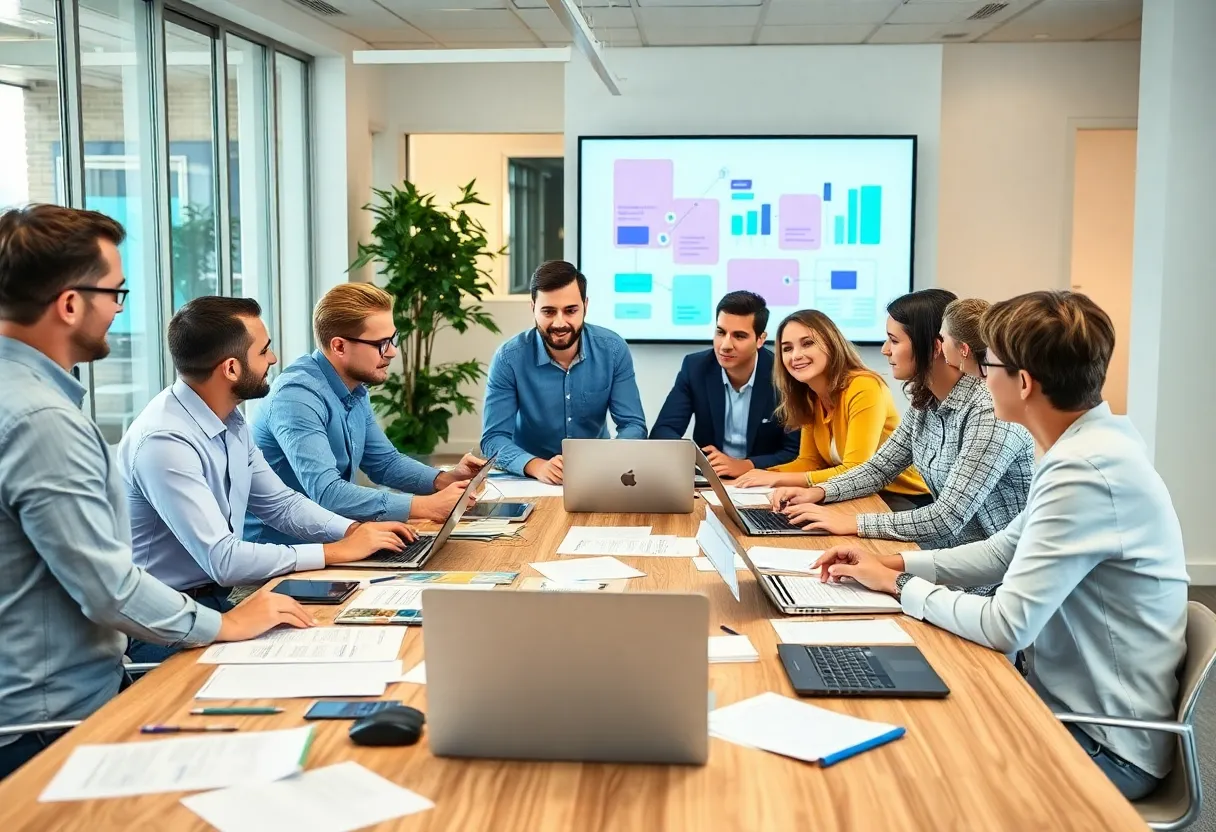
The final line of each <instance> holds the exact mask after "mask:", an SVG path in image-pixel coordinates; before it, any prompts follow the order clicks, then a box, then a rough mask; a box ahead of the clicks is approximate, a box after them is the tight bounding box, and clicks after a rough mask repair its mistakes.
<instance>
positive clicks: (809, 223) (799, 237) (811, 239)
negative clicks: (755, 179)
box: [777, 194, 823, 250]
mask: <svg viewBox="0 0 1216 832" xmlns="http://www.w3.org/2000/svg"><path fill="white" fill-rule="evenodd" d="M777 211H778V226H779V229H780V230H779V237H778V245H779V246H780V247H781V248H783V249H795V250H803V249H818V248H819V246H820V244H822V242H823V200H822V199H820V198H819V196H818V195H817V194H786V195H785V196H783V197H781V201H780V203H778V208H777Z"/></svg>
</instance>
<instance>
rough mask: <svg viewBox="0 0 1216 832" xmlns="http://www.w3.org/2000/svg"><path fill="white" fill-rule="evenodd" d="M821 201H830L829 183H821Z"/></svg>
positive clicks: (830, 187) (830, 184)
mask: <svg viewBox="0 0 1216 832" xmlns="http://www.w3.org/2000/svg"><path fill="white" fill-rule="evenodd" d="M823 201H824V202H831V201H832V183H831V182H824V183H823Z"/></svg>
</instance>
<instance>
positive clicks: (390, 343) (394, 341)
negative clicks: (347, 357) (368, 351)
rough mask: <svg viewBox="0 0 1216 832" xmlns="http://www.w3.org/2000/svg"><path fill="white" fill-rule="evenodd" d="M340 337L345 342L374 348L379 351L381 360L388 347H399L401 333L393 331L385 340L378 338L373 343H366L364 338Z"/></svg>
mask: <svg viewBox="0 0 1216 832" xmlns="http://www.w3.org/2000/svg"><path fill="white" fill-rule="evenodd" d="M342 337H343V338H345V339H346V340H347V341H354V342H355V343H356V344H367V345H368V346H369V347H375V348H376V349H378V350H379V351H380V357H381V358H383V357H384V354H385V353H386V352H388V348H389V347H394V348H396V347H399V346H400V345H401V333H400V332H397V331H396V330H394V331H393V334H392V335H390V336H388V337H387V338H378V339H376V340H375V341H368V340H367V339H366V338H351V337H349V336H346V335H343V336H342Z"/></svg>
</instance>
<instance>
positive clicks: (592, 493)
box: [562, 439, 696, 514]
mask: <svg viewBox="0 0 1216 832" xmlns="http://www.w3.org/2000/svg"><path fill="white" fill-rule="evenodd" d="M695 450H696V446H695V445H693V443H692V442H689V441H688V440H686V439H563V440H562V501H563V505H564V507H565V509H566V511H595V512H613V513H618V512H630V513H641V514H689V513H691V512H692V506H693V484H692V477H691V476H690V474H691V473H692V470H693V455H694V452H695Z"/></svg>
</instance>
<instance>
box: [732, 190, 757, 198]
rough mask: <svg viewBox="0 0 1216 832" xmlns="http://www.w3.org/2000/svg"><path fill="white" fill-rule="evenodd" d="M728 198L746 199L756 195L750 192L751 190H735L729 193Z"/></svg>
mask: <svg viewBox="0 0 1216 832" xmlns="http://www.w3.org/2000/svg"><path fill="white" fill-rule="evenodd" d="M730 198H731V199H742V200H748V199H755V198H756V195H755V194H754V193H752V192H751V191H737V192H735V193H733V194H731V195H730Z"/></svg>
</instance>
